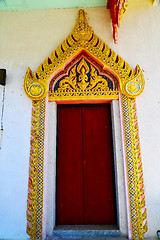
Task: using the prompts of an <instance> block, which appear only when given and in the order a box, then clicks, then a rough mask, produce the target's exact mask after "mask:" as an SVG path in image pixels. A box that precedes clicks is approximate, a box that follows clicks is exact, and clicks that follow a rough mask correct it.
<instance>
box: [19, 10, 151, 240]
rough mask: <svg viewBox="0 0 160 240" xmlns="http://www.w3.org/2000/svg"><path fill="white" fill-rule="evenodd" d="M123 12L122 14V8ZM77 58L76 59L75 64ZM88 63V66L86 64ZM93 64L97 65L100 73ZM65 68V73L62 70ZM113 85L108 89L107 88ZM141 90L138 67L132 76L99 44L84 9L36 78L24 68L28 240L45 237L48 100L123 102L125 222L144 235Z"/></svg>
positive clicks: (137, 234)
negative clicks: (28, 106)
mask: <svg viewBox="0 0 160 240" xmlns="http://www.w3.org/2000/svg"><path fill="white" fill-rule="evenodd" d="M123 8H124V10H125V6H124V7H123ZM81 53H83V54H81ZM78 54H79V55H78ZM80 54H81V55H80ZM83 55H85V56H86V57H83ZM77 56H80V58H79V59H78V60H76V61H77V62H74V60H75V59H76V57H77ZM89 58H90V61H89V62H90V64H89V63H88V62H87V59H89ZM70 63H71V64H70ZM92 63H93V64H92ZM96 63H97V65H99V64H100V65H99V67H97V65H96ZM67 64H68V69H69V70H68V69H67V70H68V72H67V70H66V68H65V67H66V65H67ZM69 64H70V66H69ZM95 66H96V67H97V68H96V67H95ZM97 69H98V70H97ZM57 70H58V71H57ZM56 71H57V72H58V73H57V75H56V74H55V72H56ZM106 72H107V74H108V75H107V76H108V79H107V77H106V75H105V74H106ZM61 73H63V74H62V75H63V76H61ZM58 74H59V75H58ZM56 77H57V78H56ZM58 79H59V80H58ZM111 79H112V86H111V82H109V81H111ZM49 81H50V83H49ZM56 81H57V82H56ZM143 89H144V77H143V73H142V71H141V69H140V67H139V66H138V65H137V67H136V70H135V71H133V70H132V69H131V68H130V66H129V64H128V63H127V62H125V61H124V60H123V59H122V58H121V57H120V56H118V55H116V53H115V52H114V51H113V50H112V49H110V48H109V47H108V46H107V45H106V44H105V43H103V42H102V40H101V39H100V38H98V37H97V36H96V35H95V33H94V32H93V31H92V29H91V27H90V26H89V25H88V22H87V20H86V17H85V13H84V11H83V10H82V9H81V10H80V11H79V16H78V19H77V23H76V25H75V27H74V29H73V31H72V33H71V34H70V35H69V36H68V37H67V38H66V39H65V40H64V42H63V43H62V44H60V45H59V46H58V48H57V49H56V50H55V51H53V52H52V53H51V55H50V57H48V58H47V59H46V60H45V61H44V62H43V64H41V65H40V66H39V67H38V69H37V71H36V73H34V74H32V72H31V70H30V69H29V68H28V70H27V72H26V75H25V79H24V90H25V92H26V94H27V96H28V97H29V98H30V99H32V103H33V109H32V126H31V143H30V145H31V147H30V149H31V150H30V171H29V185H28V201H27V202H28V204H27V220H28V221H27V233H28V234H29V236H30V238H31V239H33V240H36V239H42V232H43V167H44V149H45V107H46V106H45V104H46V96H47V94H49V100H50V101H55V100H57V99H58V100H68V99H69V100H77V99H85V100H87V99H96V100H97V99H108V100H113V99H118V98H119V96H120V97H121V103H122V105H121V108H122V109H121V110H122V118H123V131H124V140H123V141H124V144H125V155H126V158H125V159H124V163H125V164H126V169H127V170H126V171H127V173H126V175H127V182H126V184H127V185H128V199H127V200H128V202H129V209H130V210H129V213H128V218H129V220H128V222H129V223H131V225H130V226H129V229H130V230H129V231H130V234H131V235H132V239H133V240H139V239H143V238H144V234H145V232H146V231H147V221H146V219H147V215H146V208H145V195H144V184H143V169H142V161H141V154H140V140H139V134H138V121H137V117H136V102H135V98H136V97H137V96H138V95H140V94H141V93H142V91H143ZM119 91H120V93H121V94H120V95H119ZM48 92H49V93H48Z"/></svg>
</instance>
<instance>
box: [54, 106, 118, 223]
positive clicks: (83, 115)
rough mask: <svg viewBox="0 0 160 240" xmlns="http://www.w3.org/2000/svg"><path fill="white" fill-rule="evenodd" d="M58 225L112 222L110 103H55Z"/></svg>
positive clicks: (112, 186)
mask: <svg viewBox="0 0 160 240" xmlns="http://www.w3.org/2000/svg"><path fill="white" fill-rule="evenodd" d="M57 129H58V141H57V143H58V144H57V198H56V206H57V211H56V224H57V225H86V224H89V225H90V224H93V225H115V224H116V204H115V189H114V171H113V154H112V136H111V116H110V104H103V105H102V104H99V105H58V128H57Z"/></svg>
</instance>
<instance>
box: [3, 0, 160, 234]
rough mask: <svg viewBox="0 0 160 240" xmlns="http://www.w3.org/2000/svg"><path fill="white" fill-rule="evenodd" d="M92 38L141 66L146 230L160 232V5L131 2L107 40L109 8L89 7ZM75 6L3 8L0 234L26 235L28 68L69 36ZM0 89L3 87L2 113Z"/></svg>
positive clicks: (140, 97) (108, 34)
mask: <svg viewBox="0 0 160 240" xmlns="http://www.w3.org/2000/svg"><path fill="white" fill-rule="evenodd" d="M85 10H86V12H87V14H88V21H89V24H90V26H91V27H92V29H93V30H94V32H95V33H96V35H98V36H99V37H100V38H101V39H102V40H103V41H104V42H105V43H107V44H108V45H109V47H111V48H112V49H113V50H114V51H115V52H116V53H117V54H119V55H120V56H121V57H122V58H123V59H125V60H126V61H127V62H128V63H129V64H130V66H131V67H132V68H133V69H134V68H135V66H136V64H139V65H140V66H141V68H142V69H143V70H144V76H145V80H146V86H145V89H144V92H143V93H142V94H141V96H139V97H138V98H137V111H138V118H139V129H140V139H141V149H142V158H143V166H144V180H145V192H146V204H147V209H148V226H149V230H148V233H147V234H146V237H156V231H157V230H158V229H160V204H159V201H160V192H159V182H160V174H159V169H160V161H159V156H160V147H159V146H160V140H159V135H160V134H159V133H160V125H159V119H160V94H159V92H160V75H159V71H158V68H159V64H160V44H159V39H160V30H159V29H160V6H157V7H156V8H155V7H153V6H152V1H150V0H141V1H139V0H130V1H129V7H128V11H127V13H126V15H125V16H124V18H123V20H122V25H121V28H120V30H119V37H118V44H117V45H115V44H114V43H113V40H112V28H111V20H110V15H109V12H108V11H107V10H106V9H105V8H87V9H85ZM77 13H78V9H57V10H35V11H20V12H17V11H14V12H0V68H5V69H6V70H7V80H6V81H7V84H6V94H5V110H4V134H3V139H2V149H1V150H0V196H1V199H0V238H10V239H13V238H24V239H25V238H27V234H26V233H25V231H26V214H25V212H26V207H27V205H26V199H27V185H28V167H29V150H30V126H31V100H29V99H28V98H27V97H26V95H25V93H24V90H23V79H24V76H25V72H26V70H27V67H28V66H30V67H31V69H32V70H33V71H36V68H37V67H38V66H39V65H40V63H41V62H43V61H44V59H45V58H46V57H47V56H49V55H50V53H51V52H52V51H53V50H54V49H55V48H56V47H57V46H58V45H59V44H60V43H62V41H63V40H64V39H65V38H66V37H67V36H68V34H69V33H70V32H71V31H72V29H73V27H74V25H75V21H76V18H77ZM1 98H2V86H0V110H1Z"/></svg>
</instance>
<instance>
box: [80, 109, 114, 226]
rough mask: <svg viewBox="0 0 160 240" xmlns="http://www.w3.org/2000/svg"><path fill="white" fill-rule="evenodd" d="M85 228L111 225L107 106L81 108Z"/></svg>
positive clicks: (108, 110)
mask: <svg viewBox="0 0 160 240" xmlns="http://www.w3.org/2000/svg"><path fill="white" fill-rule="evenodd" d="M83 148H84V161H85V162H86V167H85V169H84V178H85V185H84V195H85V224H114V223H115V221H114V215H115V214H114V199H113V198H114V195H113V175H112V174H113V171H112V170H113V169H112V146H111V122H110V106H109V105H103V106H94V107H93V106H91V107H90V106H88V107H84V108H83Z"/></svg>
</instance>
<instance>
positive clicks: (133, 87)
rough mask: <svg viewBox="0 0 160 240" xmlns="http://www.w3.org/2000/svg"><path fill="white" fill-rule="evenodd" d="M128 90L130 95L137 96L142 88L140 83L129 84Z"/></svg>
mask: <svg viewBox="0 0 160 240" xmlns="http://www.w3.org/2000/svg"><path fill="white" fill-rule="evenodd" d="M126 89H127V91H128V93H130V94H137V93H138V92H139V90H140V87H139V85H138V83H136V82H129V83H128V84H127V85H126Z"/></svg>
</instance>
